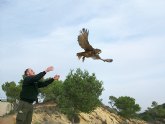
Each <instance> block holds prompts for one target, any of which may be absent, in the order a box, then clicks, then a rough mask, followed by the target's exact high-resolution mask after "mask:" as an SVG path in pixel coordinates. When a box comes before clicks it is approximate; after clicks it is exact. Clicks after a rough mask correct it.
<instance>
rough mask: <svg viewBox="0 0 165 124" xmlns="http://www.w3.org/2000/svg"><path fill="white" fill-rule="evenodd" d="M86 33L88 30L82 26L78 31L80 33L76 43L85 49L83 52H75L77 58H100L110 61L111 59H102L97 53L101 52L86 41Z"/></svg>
mask: <svg viewBox="0 0 165 124" xmlns="http://www.w3.org/2000/svg"><path fill="white" fill-rule="evenodd" d="M88 35H89V30H87V29H85V28H83V29H82V30H81V31H80V34H79V35H78V43H79V45H80V47H81V48H83V49H84V50H85V51H84V52H79V53H77V56H78V58H79V59H81V58H82V61H83V62H84V60H85V57H86V58H93V59H95V60H102V61H104V62H112V61H113V59H102V58H101V57H100V56H99V54H100V53H101V50H100V49H97V48H96V49H95V48H93V47H92V46H91V45H90V44H89V41H88Z"/></svg>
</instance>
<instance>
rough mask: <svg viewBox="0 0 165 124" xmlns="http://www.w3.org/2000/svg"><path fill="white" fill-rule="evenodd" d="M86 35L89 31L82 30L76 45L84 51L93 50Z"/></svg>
mask: <svg viewBox="0 0 165 124" xmlns="http://www.w3.org/2000/svg"><path fill="white" fill-rule="evenodd" d="M88 34H89V31H88V30H87V29H85V28H83V29H82V30H81V31H80V34H79V36H78V43H79V45H80V46H81V48H83V49H84V50H85V51H88V50H93V47H92V46H91V45H90V44H89V41H88Z"/></svg>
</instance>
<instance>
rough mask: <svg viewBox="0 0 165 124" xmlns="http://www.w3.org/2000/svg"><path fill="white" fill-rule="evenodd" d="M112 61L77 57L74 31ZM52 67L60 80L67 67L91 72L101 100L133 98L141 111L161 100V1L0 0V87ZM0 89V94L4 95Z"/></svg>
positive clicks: (164, 83)
mask: <svg viewBox="0 0 165 124" xmlns="http://www.w3.org/2000/svg"><path fill="white" fill-rule="evenodd" d="M82 28H88V29H89V41H90V44H91V45H92V46H93V47H94V48H100V49H101V50H102V53H101V54H100V56H101V57H102V58H112V59H113V60H114V61H113V62H112V63H105V62H102V61H97V60H92V59H86V60H85V62H84V63H82V61H80V60H78V58H77V56H76V53H77V52H81V51H83V49H81V48H80V47H79V45H78V42H77V36H78V34H79V31H80V29H82ZM50 65H53V66H54V67H55V70H54V72H50V73H48V74H47V75H46V76H45V78H46V77H51V76H53V75H54V74H60V75H61V80H65V78H66V76H67V74H68V73H69V72H70V69H77V68H81V69H82V70H84V69H85V70H87V71H88V72H89V73H90V74H91V73H95V74H96V77H97V79H98V80H101V81H103V84H104V85H103V86H104V89H105V90H104V91H103V93H102V96H101V98H102V99H103V102H104V103H105V104H106V105H108V101H109V99H108V98H109V96H111V95H113V96H116V97H119V96H130V97H133V98H135V100H136V103H138V104H139V105H140V106H141V107H142V110H145V109H146V108H147V107H149V106H150V105H151V103H152V101H157V102H158V104H162V103H164V102H165V95H164V94H165V91H164V89H165V1H164V0H79V1H78V0H60V1H59V0H49V1H48V0H12V1H11V0H0V85H2V84H3V83H5V82H7V81H8V82H11V81H15V82H18V81H19V80H20V79H22V74H23V72H24V70H25V69H26V68H28V67H31V68H33V69H34V70H35V71H36V73H38V72H40V71H43V70H44V69H45V68H46V67H47V66H50ZM4 96H5V94H4V92H3V91H2V90H1V89H0V97H4Z"/></svg>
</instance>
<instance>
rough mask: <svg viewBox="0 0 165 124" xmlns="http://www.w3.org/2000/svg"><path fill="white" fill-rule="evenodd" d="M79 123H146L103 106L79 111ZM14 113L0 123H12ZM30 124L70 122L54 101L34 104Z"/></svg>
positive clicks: (69, 123) (67, 123) (0, 119)
mask: <svg viewBox="0 0 165 124" xmlns="http://www.w3.org/2000/svg"><path fill="white" fill-rule="evenodd" d="M79 118H80V123H79V124H147V123H146V122H144V121H142V120H135V119H130V120H126V119H124V118H122V117H120V116H118V115H116V114H114V113H112V112H110V111H108V110H107V109H106V108H105V107H98V108H97V109H96V110H94V111H93V112H91V113H89V114H86V113H80V115H79ZM14 121H15V115H9V116H6V117H1V118H0V124H14ZM32 124H71V121H69V120H68V118H67V117H66V115H64V114H61V113H60V112H59V111H58V110H57V107H56V104H55V103H45V104H38V105H35V106H34V114H33V121H32Z"/></svg>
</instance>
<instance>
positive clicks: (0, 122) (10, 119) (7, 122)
mask: <svg viewBox="0 0 165 124" xmlns="http://www.w3.org/2000/svg"><path fill="white" fill-rule="evenodd" d="M0 124H15V116H14V115H8V116H5V117H0Z"/></svg>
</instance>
